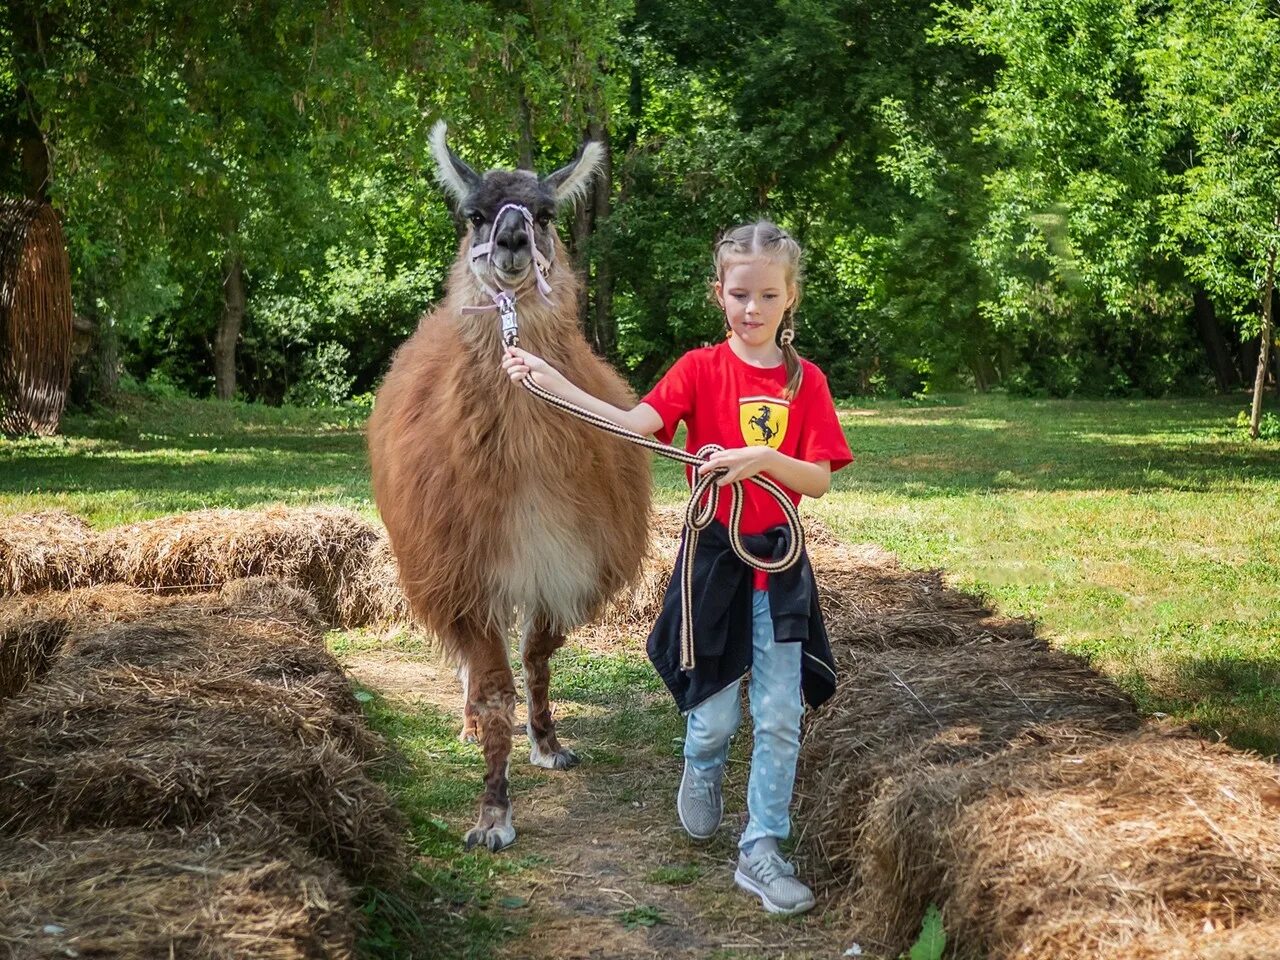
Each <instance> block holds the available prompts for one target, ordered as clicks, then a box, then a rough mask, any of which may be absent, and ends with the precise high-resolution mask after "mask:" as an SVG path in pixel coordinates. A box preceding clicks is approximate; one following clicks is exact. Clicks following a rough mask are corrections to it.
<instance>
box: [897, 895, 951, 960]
mask: <svg viewBox="0 0 1280 960" xmlns="http://www.w3.org/2000/svg"><path fill="white" fill-rule="evenodd" d="M946 949H947V933H946V931H945V930H943V929H942V914H941V913H939V912H938V908H937V906H936V905H934V904H932V903H931V904H929V909H928V910H926V911H925V914H924V922H923V923H921V925H920V936H919V937H917V938H916V942H915V943H914V944H912V946H911V949H910V950H909V951H907V956H906V960H942V955H943V953H944V952H946Z"/></svg>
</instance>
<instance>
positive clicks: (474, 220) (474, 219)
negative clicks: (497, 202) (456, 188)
mask: <svg viewBox="0 0 1280 960" xmlns="http://www.w3.org/2000/svg"><path fill="white" fill-rule="evenodd" d="M467 219H468V220H470V221H471V225H472V226H473V227H479V226H482V225H483V224H484V217H482V216H481V215H480V214H478V213H472V214H468V215H467Z"/></svg>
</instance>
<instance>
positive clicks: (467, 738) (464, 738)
mask: <svg viewBox="0 0 1280 960" xmlns="http://www.w3.org/2000/svg"><path fill="white" fill-rule="evenodd" d="M458 742H459V743H479V742H480V738H479V737H477V736H476V732H475V731H474V730H466V729H464V730H463V731H462V732H461V733H460V734H458Z"/></svg>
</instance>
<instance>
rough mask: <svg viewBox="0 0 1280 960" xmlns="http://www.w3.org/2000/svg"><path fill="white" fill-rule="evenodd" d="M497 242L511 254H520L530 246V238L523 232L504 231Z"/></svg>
mask: <svg viewBox="0 0 1280 960" xmlns="http://www.w3.org/2000/svg"><path fill="white" fill-rule="evenodd" d="M495 242H496V243H497V244H498V246H500V247H502V248H504V249H506V250H509V251H510V252H511V253H519V252H520V251H521V250H523V249H524V248H525V247H527V246H528V245H529V237H528V235H527V234H526V233H525V232H524V231H523V230H503V231H502V232H501V233H499V234H498V239H497V240H496V241H495Z"/></svg>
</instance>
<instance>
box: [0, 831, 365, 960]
mask: <svg viewBox="0 0 1280 960" xmlns="http://www.w3.org/2000/svg"><path fill="white" fill-rule="evenodd" d="M351 917H352V907H351V893H350V890H349V889H348V887H347V885H346V884H345V883H344V882H343V880H342V879H341V877H339V876H338V874H337V873H336V871H335V870H334V869H333V867H332V866H330V865H328V864H325V863H323V862H321V861H318V860H316V859H315V858H313V857H310V856H308V855H307V854H305V853H303V852H302V851H301V850H299V849H297V848H296V847H295V846H293V845H291V844H290V843H288V842H287V841H285V840H283V839H282V838H280V837H278V836H273V835H271V834H263V833H244V832H243V831H241V830H239V829H238V827H236V828H231V829H217V828H209V829H205V830H201V831H197V832H195V833H181V832H177V831H166V832H146V831H137V830H106V831H101V832H95V833H78V834H67V835H64V836H60V837H42V838H38V839H37V838H24V839H18V840H13V841H10V842H7V843H6V844H5V845H4V847H3V848H0V948H4V949H6V950H7V953H6V956H10V957H14V958H21V960H46V958H47V960H53V958H65V957H76V956H79V957H97V958H101V960H138V958H144V957H145V958H152V957H154V958H168V957H183V958H191V960H239V958H243V957H254V958H260V960H320V958H324V960H347V958H350V957H352V956H353V955H354V952H355V929H354V927H353V924H352V920H351Z"/></svg>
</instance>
